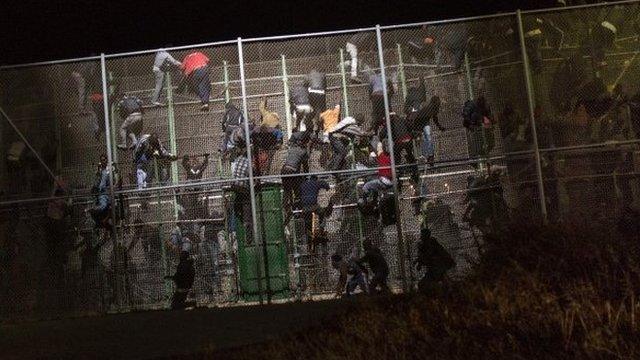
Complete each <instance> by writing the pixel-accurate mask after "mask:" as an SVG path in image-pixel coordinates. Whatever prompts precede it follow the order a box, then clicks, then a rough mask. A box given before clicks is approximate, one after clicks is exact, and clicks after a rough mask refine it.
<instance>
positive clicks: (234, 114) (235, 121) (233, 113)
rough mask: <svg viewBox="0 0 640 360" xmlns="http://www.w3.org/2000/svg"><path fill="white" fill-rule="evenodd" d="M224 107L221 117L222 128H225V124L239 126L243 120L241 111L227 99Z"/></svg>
mask: <svg viewBox="0 0 640 360" xmlns="http://www.w3.org/2000/svg"><path fill="white" fill-rule="evenodd" d="M224 108H225V113H224V117H223V118H222V130H225V129H226V128H227V126H240V125H241V124H242V123H243V122H244V116H243V115H242V112H240V110H239V109H238V108H237V107H236V106H235V104H234V103H232V102H231V101H229V102H228V103H226V104H225V106H224Z"/></svg>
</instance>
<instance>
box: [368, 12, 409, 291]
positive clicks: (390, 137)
mask: <svg viewBox="0 0 640 360" xmlns="http://www.w3.org/2000/svg"><path fill="white" fill-rule="evenodd" d="M376 38H377V41H378V61H379V62H380V76H381V77H382V85H383V86H382V89H383V91H382V94H383V97H384V112H385V118H386V122H387V124H386V125H387V140H388V142H389V155H390V156H391V176H392V177H393V191H394V193H395V210H396V217H397V220H396V231H397V232H398V257H399V260H400V275H401V276H402V290H403V291H405V292H406V291H407V290H408V288H407V276H406V273H405V264H404V260H405V259H404V257H405V256H404V255H405V254H404V239H403V237H402V217H401V216H400V189H399V187H398V174H397V172H396V158H395V155H394V150H393V135H392V132H391V114H390V110H389V109H390V108H389V94H388V91H387V75H386V73H385V68H384V52H383V51H382V33H381V32H380V25H376Z"/></svg>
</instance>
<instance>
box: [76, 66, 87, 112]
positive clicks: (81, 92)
mask: <svg viewBox="0 0 640 360" xmlns="http://www.w3.org/2000/svg"><path fill="white" fill-rule="evenodd" d="M73 80H74V81H75V82H76V86H77V89H78V110H79V111H80V112H85V111H86V109H87V91H86V89H87V87H86V81H85V80H84V78H83V77H82V75H80V74H79V73H76V72H74V73H73Z"/></svg>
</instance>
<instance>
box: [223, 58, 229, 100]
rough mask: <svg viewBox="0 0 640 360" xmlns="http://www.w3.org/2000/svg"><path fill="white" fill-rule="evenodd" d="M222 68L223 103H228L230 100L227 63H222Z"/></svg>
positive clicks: (225, 61)
mask: <svg viewBox="0 0 640 360" xmlns="http://www.w3.org/2000/svg"><path fill="white" fill-rule="evenodd" d="M222 68H223V71H224V102H226V103H228V102H229V100H231V93H230V92H229V63H227V60H224V61H223V62H222Z"/></svg>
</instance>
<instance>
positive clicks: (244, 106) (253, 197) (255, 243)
mask: <svg viewBox="0 0 640 360" xmlns="http://www.w3.org/2000/svg"><path fill="white" fill-rule="evenodd" d="M238 63H239V64H240V85H241V88H242V110H243V112H244V117H245V121H244V122H243V123H244V132H245V136H244V138H245V145H246V149H247V159H248V160H249V196H250V198H251V218H252V221H251V225H252V226H253V246H254V249H255V255H256V259H258V261H257V263H256V277H257V278H258V296H259V298H260V304H262V303H263V301H264V300H263V294H262V268H263V266H262V263H263V262H264V261H263V259H262V256H261V255H260V252H259V251H258V239H259V238H261V236H260V232H258V211H257V209H256V191H255V181H254V178H253V166H252V165H253V156H252V154H251V136H250V134H251V133H250V132H249V108H248V106H247V86H246V81H245V78H244V55H243V52H242V38H238ZM245 240H246V239H245ZM262 249H263V252H266V247H265V244H264V242H263V243H262ZM267 286H268V284H267ZM267 301H268V302H271V294H270V291H269V289H268V288H267Z"/></svg>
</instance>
